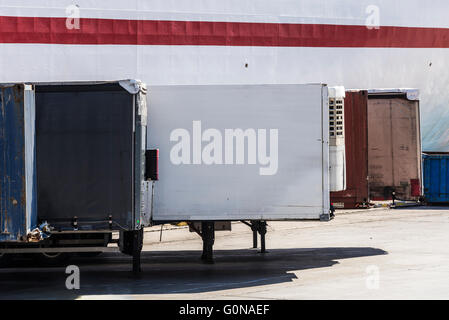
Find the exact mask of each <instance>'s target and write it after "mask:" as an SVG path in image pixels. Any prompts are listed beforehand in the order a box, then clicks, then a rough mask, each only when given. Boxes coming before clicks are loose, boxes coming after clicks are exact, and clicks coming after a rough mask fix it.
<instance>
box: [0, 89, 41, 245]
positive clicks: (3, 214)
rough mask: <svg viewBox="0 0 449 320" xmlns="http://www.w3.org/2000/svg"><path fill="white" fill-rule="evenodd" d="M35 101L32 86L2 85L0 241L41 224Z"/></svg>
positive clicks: (24, 234) (23, 238) (22, 237)
mask: <svg viewBox="0 0 449 320" xmlns="http://www.w3.org/2000/svg"><path fill="white" fill-rule="evenodd" d="M34 104H35V103H34V90H33V88H32V86H28V85H23V84H17V85H0V242H2V241H27V236H28V234H29V233H30V231H31V230H33V229H34V228H35V227H36V224H37V203H36V201H37V200H36V199H37V198H36V197H37V192H36V164H35V162H36V160H35V158H36V156H35V129H34V122H35V119H34V117H35V116H34V115H35V111H34Z"/></svg>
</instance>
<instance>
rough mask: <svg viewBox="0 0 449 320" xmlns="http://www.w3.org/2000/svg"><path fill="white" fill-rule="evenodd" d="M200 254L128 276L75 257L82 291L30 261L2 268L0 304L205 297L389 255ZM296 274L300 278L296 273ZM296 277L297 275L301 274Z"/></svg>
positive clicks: (160, 255)
mask: <svg viewBox="0 0 449 320" xmlns="http://www.w3.org/2000/svg"><path fill="white" fill-rule="evenodd" d="M200 254H201V252H200V251H157V252H143V253H142V273H141V274H140V275H139V276H134V275H133V274H132V273H131V272H130V268H131V258H130V257H127V256H125V255H122V254H119V253H117V254H116V253H108V254H104V255H102V256H99V257H96V258H74V259H72V260H70V261H69V262H67V264H66V265H69V264H70V265H77V266H78V267H79V268H80V273H81V281H80V282H81V288H80V289H79V290H67V289H66V287H65V281H66V277H67V276H68V275H67V274H65V266H60V267H52V268H49V267H39V266H37V265H35V264H33V262H31V261H28V260H22V261H17V262H15V263H14V264H13V265H10V266H8V267H5V268H1V269H0V287H1V292H0V299H74V298H77V297H78V296H82V295H83V296H85V295H87V296H89V295H133V294H135V295H139V294H147V295H151V294H167V295H168V296H167V297H168V298H170V295H173V294H182V293H204V292H213V291H217V290H225V289H233V288H244V287H254V286H262V285H269V284H279V283H286V282H290V281H292V280H293V279H296V278H297V276H296V275H295V273H294V272H293V271H301V270H305V269H313V268H324V267H332V266H333V265H335V264H337V263H338V260H340V259H350V258H357V257H366V256H375V255H384V254H387V252H386V251H384V250H381V249H376V248H369V247H360V248H303V249H272V250H270V251H269V252H268V253H266V254H260V253H258V252H257V251H255V250H249V249H248V250H230V251H227V250H216V251H215V264H213V265H206V264H202V263H201V261H200V260H199V256H200ZM297 274H298V273H297ZM299 277H300V272H299ZM147 298H148V297H147Z"/></svg>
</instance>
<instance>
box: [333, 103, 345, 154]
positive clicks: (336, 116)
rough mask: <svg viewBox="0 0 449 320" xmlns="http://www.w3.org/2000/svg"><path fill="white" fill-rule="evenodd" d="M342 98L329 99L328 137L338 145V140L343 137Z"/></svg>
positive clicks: (343, 109)
mask: <svg viewBox="0 0 449 320" xmlns="http://www.w3.org/2000/svg"><path fill="white" fill-rule="evenodd" d="M344 111H345V108H344V99H343V98H330V99H329V138H330V142H331V143H332V142H334V143H335V145H339V144H340V143H339V142H338V140H340V139H344V137H345V122H344V114H345V113H344Z"/></svg>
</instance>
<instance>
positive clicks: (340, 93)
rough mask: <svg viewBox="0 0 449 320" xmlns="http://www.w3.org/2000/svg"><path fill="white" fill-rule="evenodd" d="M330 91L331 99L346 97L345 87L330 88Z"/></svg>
mask: <svg viewBox="0 0 449 320" xmlns="http://www.w3.org/2000/svg"><path fill="white" fill-rule="evenodd" d="M328 90H329V98H344V97H346V93H345V87H343V86H335V87H328Z"/></svg>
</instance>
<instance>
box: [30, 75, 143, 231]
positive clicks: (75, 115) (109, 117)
mask: <svg viewBox="0 0 449 320" xmlns="http://www.w3.org/2000/svg"><path fill="white" fill-rule="evenodd" d="M135 113H136V112H135V95H134V94H130V93H129V92H128V91H127V90H125V89H124V88H123V87H121V86H120V85H119V84H118V83H106V84H77V85H72V84H61V85H58V84H52V85H37V86H36V135H37V136H36V139H37V171H38V191H39V192H38V200H39V201H38V209H39V218H40V219H41V220H45V221H47V222H48V223H49V224H50V225H51V226H52V227H54V228H56V230H61V231H64V230H68V231H70V230H76V229H78V230H108V229H113V230H117V229H119V230H120V229H124V230H132V229H133V228H134V226H135V221H134V214H133V210H134V201H135V199H134V189H135V185H134V176H133V175H134V169H135V168H134V166H135V162H134V161H135V158H134V154H135V150H134V146H135V131H136V128H135V125H136V123H135ZM142 143H143V142H141V141H140V140H139V143H138V144H142ZM139 183H140V181H139ZM75 222H76V224H75ZM75 226H76V227H75Z"/></svg>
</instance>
